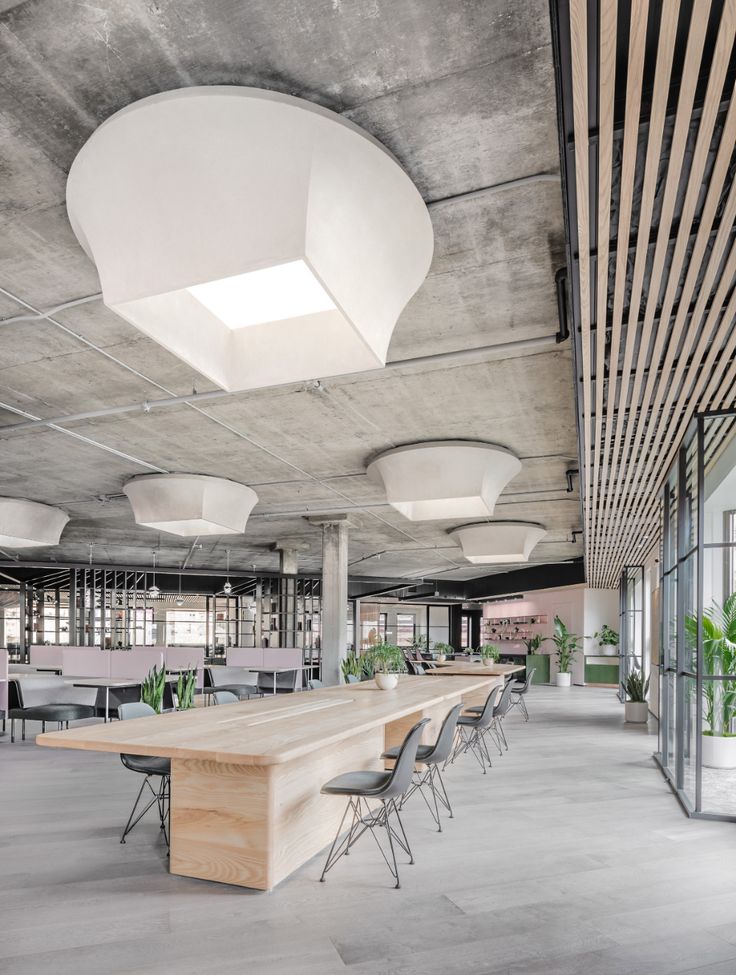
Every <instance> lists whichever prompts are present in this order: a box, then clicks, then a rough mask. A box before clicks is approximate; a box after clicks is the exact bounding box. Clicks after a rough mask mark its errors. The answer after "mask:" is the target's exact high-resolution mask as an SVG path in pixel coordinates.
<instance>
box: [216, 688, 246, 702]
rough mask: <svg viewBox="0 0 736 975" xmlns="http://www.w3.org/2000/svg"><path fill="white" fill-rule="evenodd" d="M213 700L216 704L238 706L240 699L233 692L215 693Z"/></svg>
mask: <svg viewBox="0 0 736 975" xmlns="http://www.w3.org/2000/svg"><path fill="white" fill-rule="evenodd" d="M212 700H213V701H214V702H215V704H237V703H238V701H239V700H240V698H239V697H238V695H237V694H233V692H232V691H215V693H214V694H213V695H212Z"/></svg>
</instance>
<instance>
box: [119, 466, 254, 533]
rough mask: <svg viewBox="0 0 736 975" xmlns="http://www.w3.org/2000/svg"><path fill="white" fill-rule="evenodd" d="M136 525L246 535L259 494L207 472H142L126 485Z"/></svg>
mask: <svg viewBox="0 0 736 975" xmlns="http://www.w3.org/2000/svg"><path fill="white" fill-rule="evenodd" d="M123 491H124V492H125V494H126V495H127V496H128V500H129V501H130V504H131V507H132V509H133V516H134V517H135V520H136V524H138V525H144V526H145V527H146V528H155V529H156V530H157V531H163V532H168V533H169V534H171V535H181V536H185V537H186V536H190V535H242V533H243V532H244V531H245V526H246V525H247V523H248V516H249V515H250V513H251V511H252V510H253V507H254V505H255V504H256V503H257V501H258V495H257V494H256V492H255V491H253V490H251V488H249V487H246V486H245V484H238V482H237V481H229V480H227V478H224V477H209V476H208V475H206V474H141V475H139V476H138V477H134V478H132V479H131V480H130V481H128V482H127V484H125V486H124V487H123Z"/></svg>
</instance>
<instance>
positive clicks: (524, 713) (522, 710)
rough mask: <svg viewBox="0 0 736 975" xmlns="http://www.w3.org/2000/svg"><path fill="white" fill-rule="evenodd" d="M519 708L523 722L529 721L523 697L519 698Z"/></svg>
mask: <svg viewBox="0 0 736 975" xmlns="http://www.w3.org/2000/svg"><path fill="white" fill-rule="evenodd" d="M519 707H520V708H521V713H522V714H523V715H524V720H525V721H528V720H529V712H528V711H527V709H526V701H525V700H524V698H523V697H520V698H519Z"/></svg>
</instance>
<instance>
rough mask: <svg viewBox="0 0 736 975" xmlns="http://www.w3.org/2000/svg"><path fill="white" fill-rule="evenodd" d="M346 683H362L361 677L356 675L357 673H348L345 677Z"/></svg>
mask: <svg viewBox="0 0 736 975" xmlns="http://www.w3.org/2000/svg"><path fill="white" fill-rule="evenodd" d="M345 683H346V684H359V683H360V677H356V676H355V674H348V676H347V677H346V678H345Z"/></svg>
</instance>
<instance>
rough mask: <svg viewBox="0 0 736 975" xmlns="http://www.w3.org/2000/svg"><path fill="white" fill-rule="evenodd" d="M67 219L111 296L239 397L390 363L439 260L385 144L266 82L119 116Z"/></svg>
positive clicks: (199, 93) (83, 161)
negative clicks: (405, 319)
mask: <svg viewBox="0 0 736 975" xmlns="http://www.w3.org/2000/svg"><path fill="white" fill-rule="evenodd" d="M67 209H68V213H69V219H70V221H71V224H72V227H73V229H74V232H75V233H76V235H77V239H78V240H79V242H80V244H81V246H82V247H83V248H84V250H85V252H86V253H87V255H88V256H89V257H90V258H91V259H92V260H93V261H94V263H95V264H96V266H97V271H98V273H99V276H100V282H101V285H102V293H103V299H104V301H105V304H106V305H107V306H108V307H109V308H111V309H112V310H113V311H115V312H117V313H118V314H119V315H121V316H122V317H123V318H125V319H126V320H127V321H129V322H131V323H132V324H133V325H135V326H136V327H137V328H139V329H140V330H141V331H142V332H144V333H145V334H146V335H148V336H150V337H151V338H152V339H154V340H155V341H156V342H158V343H160V344H161V345H163V346H164V347H165V348H167V349H168V350H169V351H170V352H173V353H174V354H175V355H177V356H179V357H180V358H181V359H183V360H184V361H185V362H187V363H189V365H191V366H193V367H194V368H195V369H197V370H198V371H199V372H201V373H203V374H204V375H206V376H208V377H209V378H210V379H211V380H212V381H213V382H215V383H217V384H218V385H219V386H221V387H223V388H224V389H227V390H240V389H254V388H258V387H262V386H270V385H275V384H280V383H290V382H301V381H304V380H311V379H316V378H318V377H320V376H331V375H338V374H342V373H348V372H360V371H363V370H367V369H375V368H380V367H381V366H383V365H385V362H386V354H387V351H388V345H389V342H390V339H391V334H392V332H393V330H394V326H395V325H396V321H397V319H398V317H399V315H400V314H401V312H402V311H403V309H404V308H405V306H406V304H407V302H408V301H409V299H410V298H411V297H412V295H413V294H414V293H415V292H416V291H417V289H418V288H419V286H420V285H421V283H422V281H423V280H424V278H425V277H426V275H427V272H428V270H429V266H430V263H431V260H432V250H433V234H432V224H431V221H430V218H429V213H428V211H427V208H426V206H425V204H424V201H423V200H422V198H421V196H420V194H419V192H418V190H417V189H416V187H415V186H414V184H413V183H412V182H411V180H410V179H409V177H408V176H407V175H406V173H405V172H404V171H403V169H402V168H401V166H400V165H399V164H398V162H397V161H396V160H395V159H394V158H393V156H392V155H391V154H390V153H389V152H388V151H387V150H386V149H385V148H384V147H383V146H382V145H381V144H380V143H379V142H377V141H376V140H375V139H374V138H373V137H372V136H371V135H369V134H368V133H367V132H365V131H363V130H362V129H360V128H359V127H358V126H356V125H355V124H354V123H352V122H350V121H348V120H347V119H345V118H344V117H342V116H339V115H336V114H335V113H333V112H330V111H328V110H327V109H324V108H322V107H321V106H319V105H315V104H313V103H311V102H307V101H304V100H303V99H300V98H294V97H292V96H290V95H283V94H279V93H277V92H272V91H263V90H261V89H257V88H242V87H237V86H230V87H226V86H215V87H193V88H186V89H181V90H178V91H169V92H164V93H162V94H158V95H153V96H151V97H149V98H144V99H143V100H142V101H139V102H135V103H134V104H132V105H129V106H128V107H127V108H124V109H123V110H122V111H120V112H117V113H116V114H115V115H113V116H112V117H111V118H109V119H108V120H107V121H106V122H105V123H104V124H103V125H101V126H100V127H99V128H98V129H97V131H96V132H94V133H93V134H92V136H91V137H90V138H89V140H88V141H87V143H86V144H85V145H84V146H83V147H82V149H81V150H80V152H79V154H78V155H77V157H76V159H75V160H74V163H73V165H72V167H71V170H70V173H69V179H68V183H67ZM142 227H145V233H141V228H142Z"/></svg>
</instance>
